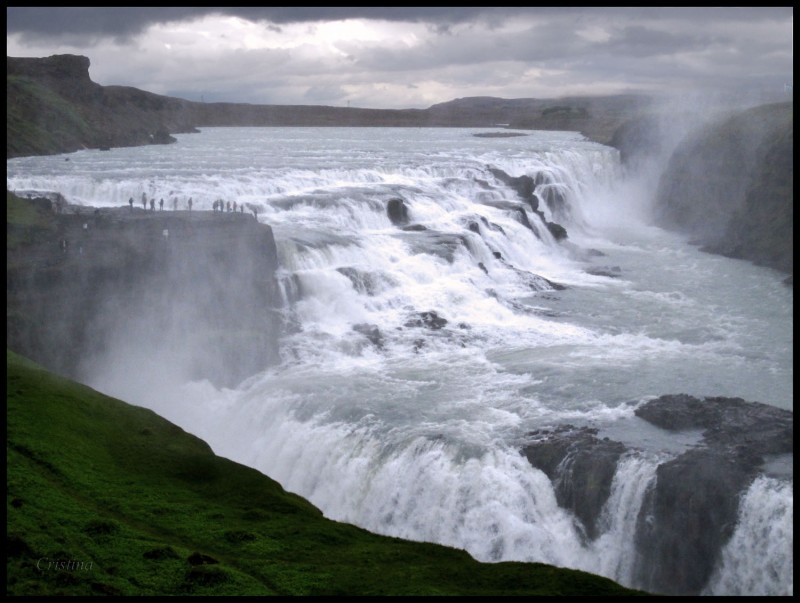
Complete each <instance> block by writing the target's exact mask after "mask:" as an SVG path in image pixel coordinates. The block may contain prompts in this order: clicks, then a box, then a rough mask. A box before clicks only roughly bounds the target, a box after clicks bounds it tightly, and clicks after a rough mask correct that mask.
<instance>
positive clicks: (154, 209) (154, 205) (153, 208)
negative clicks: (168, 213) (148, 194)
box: [150, 198, 156, 211]
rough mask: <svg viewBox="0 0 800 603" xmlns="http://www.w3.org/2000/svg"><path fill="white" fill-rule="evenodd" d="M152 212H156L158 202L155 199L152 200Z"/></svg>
mask: <svg viewBox="0 0 800 603" xmlns="http://www.w3.org/2000/svg"><path fill="white" fill-rule="evenodd" d="M150 211H156V200H155V198H153V199H150Z"/></svg>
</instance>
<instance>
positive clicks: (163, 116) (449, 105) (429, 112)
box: [6, 55, 650, 157]
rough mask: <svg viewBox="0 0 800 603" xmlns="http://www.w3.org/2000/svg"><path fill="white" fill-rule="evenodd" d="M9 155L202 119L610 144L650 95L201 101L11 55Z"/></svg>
mask: <svg viewBox="0 0 800 603" xmlns="http://www.w3.org/2000/svg"><path fill="white" fill-rule="evenodd" d="M6 69H7V78H6V79H7V87H6V98H7V105H8V110H7V123H6V132H7V156H8V157H19V156H25V155H43V154H50V153H63V152H70V151H75V150H78V149H82V148H108V147H118V146H135V145H144V144H152V143H163V142H170V141H172V140H174V139H171V138H170V136H169V135H170V134H171V133H172V134H174V133H180V132H192V131H194V130H195V128H196V127H203V126H351V127H359V126H384V127H496V126H506V125H509V124H510V126H511V127H514V128H523V129H540V130H575V131H580V132H583V133H584V134H585V135H586V136H588V137H590V138H592V139H593V140H596V141H599V142H604V143H605V142H607V141H608V140H609V138H610V136H611V134H612V133H613V131H614V129H615V128H616V127H617V126H618V125H619V124H620V123H621V122H622V121H623V120H625V119H627V118H629V117H630V116H631V114H632V113H636V112H638V111H639V110H640V109H642V108H643V107H646V106H647V105H648V104H649V102H650V99H648V98H647V97H644V96H636V95H621V96H608V97H575V98H565V99H510V100H509V99H501V98H492V97H474V98H462V99H457V100H453V101H449V102H446V103H439V104H437V105H433V106H432V107H429V108H428V109H398V110H393V109H392V110H390V109H364V108H355V107H353V108H350V107H327V106H312V105H296V106H291V105H252V104H245V103H196V102H191V101H187V100H183V99H179V98H171V97H167V96H161V95H158V94H152V93H150V92H145V91H143V90H138V89H136V88H130V87H125V86H100V85H99V84H96V83H94V82H92V80H91V78H90V77H89V59H88V58H87V57H84V56H76V55H54V56H51V57H47V58H15V57H7V59H6Z"/></svg>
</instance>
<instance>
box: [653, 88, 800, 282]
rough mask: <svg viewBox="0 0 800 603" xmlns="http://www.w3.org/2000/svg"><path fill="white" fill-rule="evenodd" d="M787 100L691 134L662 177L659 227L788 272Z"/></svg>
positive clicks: (789, 164)
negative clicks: (681, 233)
mask: <svg viewBox="0 0 800 603" xmlns="http://www.w3.org/2000/svg"><path fill="white" fill-rule="evenodd" d="M793 124H794V119H793V112H792V103H781V104H774V105H764V106H761V107H755V108H753V109H749V110H747V111H743V112H740V113H737V114H735V115H733V116H731V117H729V118H727V119H724V120H720V121H718V122H716V123H714V124H711V125H708V126H706V127H704V128H703V129H700V130H698V131H695V132H693V133H692V134H691V135H690V136H688V137H687V138H686V139H685V140H684V141H683V142H681V144H680V145H678V147H677V148H676V149H675V151H674V152H673V154H672V156H671V157H670V160H669V163H668V165H667V168H666V170H665V171H664V173H663V175H662V176H661V180H660V182H659V187H658V194H657V200H656V219H657V222H658V224H659V225H661V226H663V227H665V228H669V229H673V230H677V231H680V232H684V233H687V234H689V235H691V236H692V237H693V239H694V240H695V241H696V242H697V243H698V244H700V245H702V246H704V248H705V249H706V250H707V251H710V252H713V253H719V254H722V255H726V256H729V257H735V258H740V259H745V260H750V261H752V262H755V263H757V264H760V265H764V266H770V267H772V268H776V269H778V270H782V271H785V272H789V273H791V272H792V270H793V266H794V262H793V257H794V255H793V244H792V243H793V236H792V216H793V191H794V186H793V165H794V162H793V141H794V137H793Z"/></svg>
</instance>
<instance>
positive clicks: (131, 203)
mask: <svg viewBox="0 0 800 603" xmlns="http://www.w3.org/2000/svg"><path fill="white" fill-rule="evenodd" d="M128 205H130V206H131V211H133V197H131V198H130V199H128Z"/></svg>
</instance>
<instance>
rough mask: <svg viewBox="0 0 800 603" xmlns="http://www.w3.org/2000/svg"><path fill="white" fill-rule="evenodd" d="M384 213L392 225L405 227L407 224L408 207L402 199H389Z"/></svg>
mask: <svg viewBox="0 0 800 603" xmlns="http://www.w3.org/2000/svg"><path fill="white" fill-rule="evenodd" d="M386 213H387V215H388V216H389V219H390V220H391V221H392V224H395V225H397V226H405V225H406V224H408V222H409V217H408V207H407V206H406V202H405V201H403V199H399V198H395V199H389V201H388V203H387V204H386Z"/></svg>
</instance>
